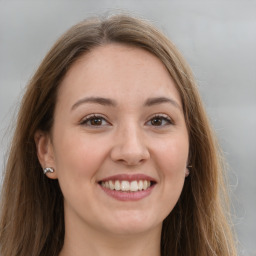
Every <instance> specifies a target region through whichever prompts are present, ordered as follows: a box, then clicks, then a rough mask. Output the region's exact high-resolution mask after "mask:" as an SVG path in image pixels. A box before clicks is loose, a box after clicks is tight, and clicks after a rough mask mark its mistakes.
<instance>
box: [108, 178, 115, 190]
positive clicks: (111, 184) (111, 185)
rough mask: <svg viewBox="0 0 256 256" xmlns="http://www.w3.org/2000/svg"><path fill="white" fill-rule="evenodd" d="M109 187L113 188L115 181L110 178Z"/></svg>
mask: <svg viewBox="0 0 256 256" xmlns="http://www.w3.org/2000/svg"><path fill="white" fill-rule="evenodd" d="M109 188H110V189H111V190H114V189H115V183H114V182H113V181H112V180H110V181H109Z"/></svg>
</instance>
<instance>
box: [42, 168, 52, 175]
mask: <svg viewBox="0 0 256 256" xmlns="http://www.w3.org/2000/svg"><path fill="white" fill-rule="evenodd" d="M47 172H50V173H53V172H54V169H53V168H52V167H46V168H44V174H46V173H47Z"/></svg>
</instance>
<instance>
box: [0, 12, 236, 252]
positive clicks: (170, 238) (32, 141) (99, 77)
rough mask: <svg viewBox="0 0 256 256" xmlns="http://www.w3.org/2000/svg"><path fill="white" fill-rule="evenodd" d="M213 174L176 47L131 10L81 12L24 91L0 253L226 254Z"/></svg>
mask: <svg viewBox="0 0 256 256" xmlns="http://www.w3.org/2000/svg"><path fill="white" fill-rule="evenodd" d="M221 170H222V166H221V162H220V158H219V155H218V152H217V147H216V142H215V140H214V138H213V135H212V131H211V129H210V126H209V123H208V121H207V117H206V114H205V112H204V109H203V107H202V103H201V100H200V97H199V95H198V91H197V88H196V85H195V82H194V80H193V76H192V74H191V72H190V70H189V68H188V66H187V64H186V63H185V61H184V60H183V58H182V57H181V56H180V54H179V53H178V51H177V50H176V48H175V47H174V45H173V44H172V43H171V42H170V41H169V40H168V39H167V38H166V37H165V36H164V35H163V34H162V33H160V32H159V31H158V30H157V29H155V28H154V27H152V25H150V24H148V23H147V22H144V21H142V20H139V19H136V18H133V17H129V16H124V15H116V16H112V17H109V18H106V19H102V20H101V19H96V18H95V19H88V20H86V21H84V22H81V23H79V24H78V25H76V26H74V27H72V28H71V29H70V30H68V31H67V32H66V33H65V34H64V35H63V36H62V37H61V38H60V39H59V40H58V41H57V42H56V44H55V45H54V46H53V48H52V49H51V50H50V52H49V53H48V54H47V56H46V57H45V59H44V60H43V62H42V64H41V65H40V67H39V69H38V70H37V72H36V74H35V75H34V77H33V78H32V80H31V81H30V84H29V85H28V88H27V91H26V93H25V95H24V98H23V101H22V105H21V109H20V113H19V116H18V121H17V129H16V132H15V135H14V138H13V142H12V146H11V150H10V155H9V159H8V162H7V166H6V173H5V180H4V184H3V192H2V210H1V224H0V232H1V233H0V244H1V246H0V247H1V255H3V256H4V255H35V256H37V255H60V256H66V255H77V256H79V255H128V254H129V255H177V256H178V255H179V256H180V255H186V256H189V255H191V256H195V255H197V256H200V255H202V256H203V255H204V256H205V255H218V256H219V255H222V256H228V255H236V250H235V244H234V241H233V238H232V232H231V230H230V227H229V218H228V216H226V214H225V213H226V212H225V210H224V205H226V201H225V200H226V199H225V186H224V182H223V177H222V171H221Z"/></svg>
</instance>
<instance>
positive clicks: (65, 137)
mask: <svg viewBox="0 0 256 256" xmlns="http://www.w3.org/2000/svg"><path fill="white" fill-rule="evenodd" d="M69 135H70V136H69ZM98 145H102V143H101V144H98V143H97V142H95V140H92V139H90V138H87V137H86V136H81V134H80V135H79V133H72V135H71V134H68V132H66V133H65V134H62V135H61V134H59V136H56V147H55V162H56V168H57V171H58V176H60V177H58V178H59V179H60V180H61V179H63V178H67V179H69V180H75V181H78V182H79V181H81V179H82V178H85V177H86V178H87V182H94V175H95V174H96V172H97V170H98V168H99V167H100V165H101V163H102V161H103V159H104V155H105V149H104V147H103V146H101V147H99V146H98ZM62 176H63V177H62Z"/></svg>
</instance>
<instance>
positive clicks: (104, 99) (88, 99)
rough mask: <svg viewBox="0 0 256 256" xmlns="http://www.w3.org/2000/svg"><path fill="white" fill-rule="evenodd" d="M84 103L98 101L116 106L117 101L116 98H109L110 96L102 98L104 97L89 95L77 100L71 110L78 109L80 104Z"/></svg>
mask: <svg viewBox="0 0 256 256" xmlns="http://www.w3.org/2000/svg"><path fill="white" fill-rule="evenodd" d="M84 103H96V104H100V105H103V106H111V107H115V106H116V105H117V103H116V102H115V101H114V100H111V99H108V98H102V97H87V98H83V99H81V100H79V101H77V102H76V103H75V104H74V105H73V106H72V108H71V110H74V109H76V108H77V107H78V106H80V105H81V104H84Z"/></svg>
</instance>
